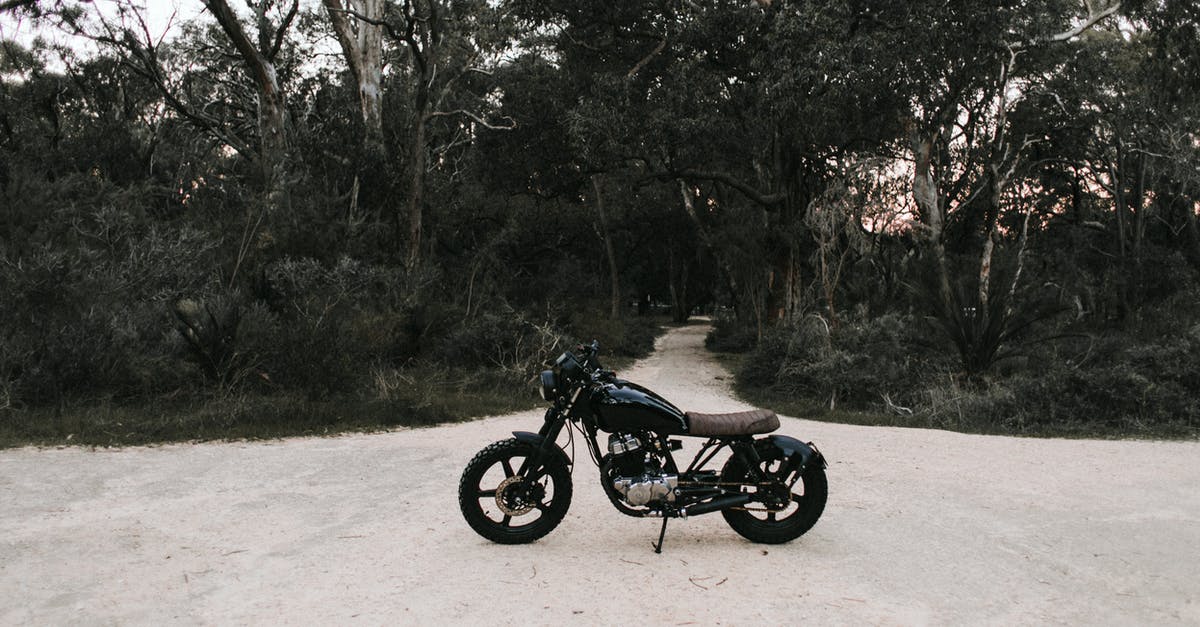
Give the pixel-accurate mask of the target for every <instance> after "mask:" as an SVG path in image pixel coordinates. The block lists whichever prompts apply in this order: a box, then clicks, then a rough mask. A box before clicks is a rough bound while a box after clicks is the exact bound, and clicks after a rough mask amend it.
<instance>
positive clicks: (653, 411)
mask: <svg viewBox="0 0 1200 627" xmlns="http://www.w3.org/2000/svg"><path fill="white" fill-rule="evenodd" d="M591 408H592V412H593V413H594V414H595V416H596V423H597V425H599V427H600V428H601V429H603V430H605V431H633V430H638V429H646V430H648V431H656V432H658V433H662V434H671V435H676V434H684V433H687V418H686V417H685V416H684V414H683V412H682V411H679V408H678V407H676V406H674V405H672V404H671V403H670V402H669V401H667V399H665V398H663V397H661V396H659V395H658V394H655V393H654V392H651V391H650V390H647V389H646V388H644V387H642V386H640V385H638V384H636V383H630V382H629V381H623V380H621V379H615V380H613V382H612V383H610V384H608V385H605V386H604V387H603V388H601V389H600V390H598V391H597V392H596V393H595V394H593V395H592V399H591Z"/></svg>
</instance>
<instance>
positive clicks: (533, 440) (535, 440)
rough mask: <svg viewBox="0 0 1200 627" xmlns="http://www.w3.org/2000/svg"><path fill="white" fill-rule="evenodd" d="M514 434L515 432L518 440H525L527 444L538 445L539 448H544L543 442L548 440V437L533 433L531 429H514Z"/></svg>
mask: <svg viewBox="0 0 1200 627" xmlns="http://www.w3.org/2000/svg"><path fill="white" fill-rule="evenodd" d="M512 434H513V437H514V438H516V439H517V441H518V442H525V443H526V444H532V445H534V446H536V447H538V448H539V449H540V448H542V442H545V441H546V438H545V437H544V436H541V435H538V434H536V433H532V432H529V431H513V432H512Z"/></svg>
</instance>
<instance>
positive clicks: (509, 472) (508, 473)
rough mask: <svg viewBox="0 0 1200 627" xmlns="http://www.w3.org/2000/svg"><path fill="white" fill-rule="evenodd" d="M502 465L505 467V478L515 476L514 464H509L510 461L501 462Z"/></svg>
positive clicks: (503, 460)
mask: <svg viewBox="0 0 1200 627" xmlns="http://www.w3.org/2000/svg"><path fill="white" fill-rule="evenodd" d="M500 465H501V466H504V476H505V477H511V476H513V469H512V464H510V463H508V459H502V460H500Z"/></svg>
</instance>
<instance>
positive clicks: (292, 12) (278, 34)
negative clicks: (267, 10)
mask: <svg viewBox="0 0 1200 627" xmlns="http://www.w3.org/2000/svg"><path fill="white" fill-rule="evenodd" d="M299 11H300V0H292V8H291V9H289V10H288V14H287V17H285V18H283V23H282V24H280V25H279V29H278V30H276V31H275V43H274V44H273V45H272V46H271V53H270V54H268V55H267V58H268V59H270V60H271V61H274V60H275V57H276V56H278V55H279V49H280V48H282V47H283V37H284V35H285V34H287V30H288V29H289V28H291V26H292V21H293V20H295V19H296V13H298V12H299Z"/></svg>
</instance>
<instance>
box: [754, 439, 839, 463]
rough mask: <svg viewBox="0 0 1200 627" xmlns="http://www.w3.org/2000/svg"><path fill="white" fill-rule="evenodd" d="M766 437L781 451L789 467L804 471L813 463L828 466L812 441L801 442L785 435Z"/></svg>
mask: <svg viewBox="0 0 1200 627" xmlns="http://www.w3.org/2000/svg"><path fill="white" fill-rule="evenodd" d="M767 439H768V440H769V441H770V442H771V444H772V445H773V446H774V447H775V448H777V449H779V450H780V451H782V452H783V456H784V459H786V460H787V465H788V466H789V467H790V468H794V469H796V470H799V471H800V472H804V471H805V470H807V469H808V468H809V466H812V465H813V464H820V465H821V468H822V469H825V468H828V467H829V465H828V464H827V463H826V462H825V456H824V455H822V454H821V451H819V450H817V446H816V445H815V444H813V443H812V442H807V443H805V442H801V441H800V440H797V439H796V438H793V437H789V436H786V435H772V436H768V437H767Z"/></svg>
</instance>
